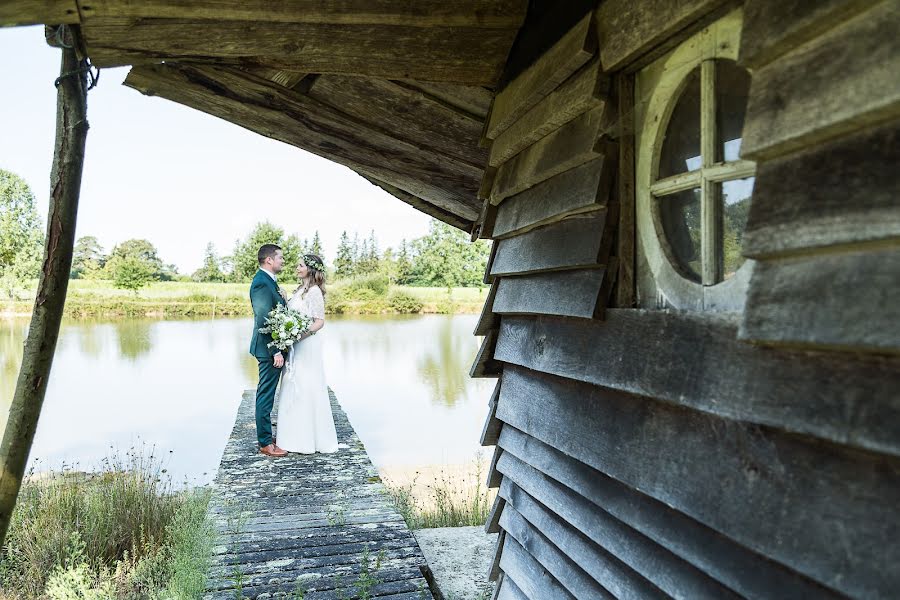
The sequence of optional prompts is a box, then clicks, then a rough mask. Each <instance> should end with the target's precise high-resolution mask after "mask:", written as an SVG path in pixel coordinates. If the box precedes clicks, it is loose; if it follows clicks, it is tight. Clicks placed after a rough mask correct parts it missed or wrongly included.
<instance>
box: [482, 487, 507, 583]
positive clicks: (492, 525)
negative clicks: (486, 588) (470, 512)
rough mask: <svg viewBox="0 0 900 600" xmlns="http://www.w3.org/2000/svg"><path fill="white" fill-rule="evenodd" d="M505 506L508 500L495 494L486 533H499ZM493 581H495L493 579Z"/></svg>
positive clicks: (486, 521) (486, 523) (485, 522)
mask: <svg viewBox="0 0 900 600" xmlns="http://www.w3.org/2000/svg"><path fill="white" fill-rule="evenodd" d="M502 485H503V483H502V482H501V486H502ZM505 506H506V500H505V499H503V497H501V496H500V495H499V494H497V495H496V496H494V504H493V505H492V506H491V511H490V512H489V513H488V516H487V519H485V521H484V531H485V533H498V532H499V531H500V515H501V514H502V513H503V508H504V507H505ZM491 581H493V579H492V580H491Z"/></svg>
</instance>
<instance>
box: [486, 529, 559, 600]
mask: <svg viewBox="0 0 900 600" xmlns="http://www.w3.org/2000/svg"><path fill="white" fill-rule="evenodd" d="M500 568H501V569H503V572H504V574H505V575H504V578H506V577H508V578H510V579H512V580H513V581H514V582H515V584H516V586H517V587H518V588H519V589H521V590H522V593H523V594H524V595H525V597H526V598H530V599H531V600H534V599H536V598H548V599H549V598H553V599H554V600H570V599H572V598H574V596H572V594H570V593H569V592H568V591H567V590H566V589H565V588H564V587H563V586H562V585H560V583H559V582H558V581H557V580H556V579H555V578H554V577H553V575H551V574H550V573H549V572H548V571H547V570H546V569H545V568H544V567H543V566H541V564H540V563H539V562H538V561H537V560H536V559H535V558H534V557H533V556H531V554H529V553H528V551H527V550H525V548H523V547H522V545H521V544H519V542H517V541H516V539H515V538H514V537H512V536H511V535H510V534H509V533H508V532H507V535H506V541H505V543H504V545H503V554H502V555H501V557H500Z"/></svg>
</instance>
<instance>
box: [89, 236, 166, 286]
mask: <svg viewBox="0 0 900 600" xmlns="http://www.w3.org/2000/svg"><path fill="white" fill-rule="evenodd" d="M126 259H134V260H136V261H139V262H141V263H143V265H144V267H145V268H144V269H143V270H144V271H147V272H149V273H150V276H151V279H153V280H161V281H171V280H172V279H174V278H175V276H176V275H177V274H178V270H177V268H176V267H175V265H166V264H164V263H163V261H162V260H161V259H160V258H159V255H158V252H157V250H156V246H154V245H153V244H151V243H150V242H149V241H147V240H142V239H132V240H126V241H124V242H122V243H121V244H117V245H116V246H114V247H113V249H112V252H111V253H110V255H109V259H108V260H107V262H106V266H105V267H104V268H103V271H104V274H105V275H106V276H107V277H108V278H109V279H113V280H115V279H116V268H118V265H119V264H121V262H122V261H124V260H126Z"/></svg>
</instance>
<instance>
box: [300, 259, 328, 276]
mask: <svg viewBox="0 0 900 600" xmlns="http://www.w3.org/2000/svg"><path fill="white" fill-rule="evenodd" d="M303 262H304V263H306V266H307V267H312V268H313V269H315V270H316V271H321V272H323V273H324V272H325V264H324V263H323V262H322V261H321V260H319V258H318V257H317V256H315V255H314V254H304V255H303Z"/></svg>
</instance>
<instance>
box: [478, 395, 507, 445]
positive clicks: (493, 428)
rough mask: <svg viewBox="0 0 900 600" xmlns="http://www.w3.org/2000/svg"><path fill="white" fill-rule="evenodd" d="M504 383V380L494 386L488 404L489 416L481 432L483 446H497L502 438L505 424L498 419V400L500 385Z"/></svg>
mask: <svg viewBox="0 0 900 600" xmlns="http://www.w3.org/2000/svg"><path fill="white" fill-rule="evenodd" d="M502 382H503V381H502V378H501V379H500V380H498V381H497V385H496V386H494V392H493V393H492V394H491V399H490V401H489V402H488V416H487V419H486V420H485V422H484V429H482V431H481V445H482V446H496V445H497V440H498V439H499V437H500V428H501V427H503V423H502V422H501V421H500V420H498V419H497V399H498V398H499V397H500V385H501V383H502Z"/></svg>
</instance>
